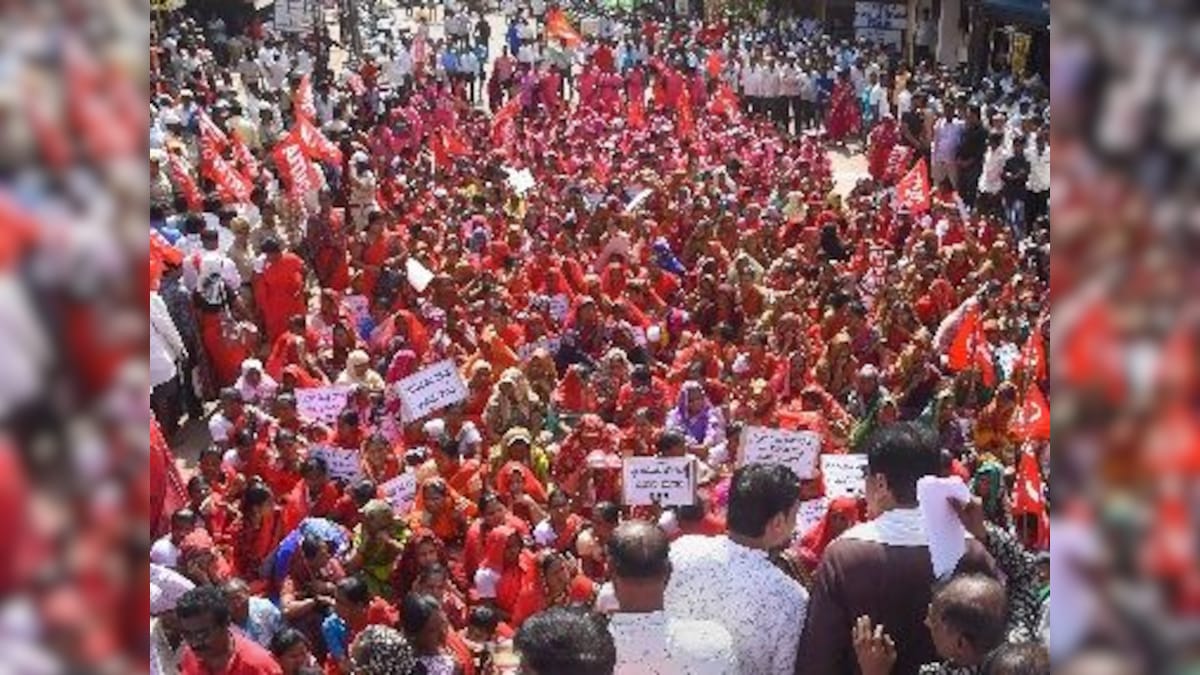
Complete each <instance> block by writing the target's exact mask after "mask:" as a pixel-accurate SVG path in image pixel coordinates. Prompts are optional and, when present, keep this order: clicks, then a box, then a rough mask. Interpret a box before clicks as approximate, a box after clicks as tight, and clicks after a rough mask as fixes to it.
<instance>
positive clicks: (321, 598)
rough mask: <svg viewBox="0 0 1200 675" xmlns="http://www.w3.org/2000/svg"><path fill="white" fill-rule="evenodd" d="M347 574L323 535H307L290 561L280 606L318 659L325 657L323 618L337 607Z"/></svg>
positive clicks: (280, 593)
mask: <svg viewBox="0 0 1200 675" xmlns="http://www.w3.org/2000/svg"><path fill="white" fill-rule="evenodd" d="M345 576H346V573H345V571H344V570H343V569H342V565H341V563H339V562H338V561H337V558H336V557H334V555H333V553H332V552H331V550H330V544H329V542H327V541H324V540H322V539H319V538H315V537H313V538H306V539H304V540H303V541H302V542H301V543H300V546H299V548H297V549H296V552H295V553H293V554H292V558H291V560H290V561H288V570H287V575H286V576H284V578H283V584H282V585H281V587H280V590H279V607H280V609H281V610H282V611H283V618H284V620H286V621H287V622H288V623H289V624H290V625H291V626H292V627H294V628H295V629H296V630H299V631H300V632H301V633H304V635H305V637H307V638H308V641H309V642H308V643H309V644H310V645H312V647H313V651H314V652H315V653H316V655H317V658H318V659H323V658H324V657H325V647H324V645H325V641H324V639H323V638H322V636H321V621H322V619H323V618H324V612H325V610H326V609H332V607H333V603H334V597H335V596H336V587H335V585H336V584H337V582H339V581H341V580H342V579H343V578H345Z"/></svg>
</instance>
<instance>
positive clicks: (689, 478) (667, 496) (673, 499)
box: [622, 457, 696, 506]
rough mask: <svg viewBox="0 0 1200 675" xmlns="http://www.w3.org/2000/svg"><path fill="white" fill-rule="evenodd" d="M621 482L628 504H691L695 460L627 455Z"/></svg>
mask: <svg viewBox="0 0 1200 675" xmlns="http://www.w3.org/2000/svg"><path fill="white" fill-rule="evenodd" d="M622 477H623V481H622V486H623V491H624V495H625V504H626V505H627V506H646V505H649V504H653V503H655V502H656V501H657V502H658V503H659V504H661V505H663V506H691V505H692V503H693V502H694V501H695V499H696V464H695V461H694V460H693V459H692V458H691V457H626V458H625V466H624V468H623V471H622Z"/></svg>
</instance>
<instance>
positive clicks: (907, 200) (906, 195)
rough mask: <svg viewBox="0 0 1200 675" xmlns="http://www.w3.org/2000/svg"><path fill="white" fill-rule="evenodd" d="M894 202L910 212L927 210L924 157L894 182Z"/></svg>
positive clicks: (927, 169) (927, 172)
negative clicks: (897, 181)
mask: <svg viewBox="0 0 1200 675" xmlns="http://www.w3.org/2000/svg"><path fill="white" fill-rule="evenodd" d="M896 202H897V204H899V207H900V208H902V209H908V211H909V212H910V213H924V212H926V211H928V210H929V202H930V193H929V167H928V166H927V165H926V164H925V158H924V157H922V158H921V159H920V160H919V161H918V162H917V164H916V166H914V167H913V168H912V169H910V170H909V172H908V173H907V174H905V176H904V178H901V179H900V182H899V183H897V184H896Z"/></svg>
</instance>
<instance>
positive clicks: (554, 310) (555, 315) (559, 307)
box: [550, 293, 571, 324]
mask: <svg viewBox="0 0 1200 675" xmlns="http://www.w3.org/2000/svg"><path fill="white" fill-rule="evenodd" d="M570 311H571V298H569V297H567V295H566V294H565V293H559V294H558V295H554V296H551V298H550V318H552V319H554V321H555V322H557V323H559V324H561V323H563V322H565V321H566V320H567V313H568V312H570Z"/></svg>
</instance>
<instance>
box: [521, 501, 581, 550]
mask: <svg viewBox="0 0 1200 675" xmlns="http://www.w3.org/2000/svg"><path fill="white" fill-rule="evenodd" d="M546 509H547V513H548V515H547V517H546V519H545V520H543V521H542V522H540V523H538V525H537V527H535V528H533V540H534V541H535V542H537V544H538V545H539V546H543V547H545V548H548V549H550V550H553V551H557V552H559V553H566V552H567V551H569V550H571V549H572V548H574V545H575V537H576V536H577V535H578V534H579V532H580V531H581V530H583V526H584V525H586V524H587V521H585V520H584V519H583V517H582V516H580V515H579V514H577V513H573V512H572V511H571V496H570V495H568V494H567V493H566V492H563V491H562V490H553V491H552V492H551V493H550V497H549V498H548V499H547V501H546Z"/></svg>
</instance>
